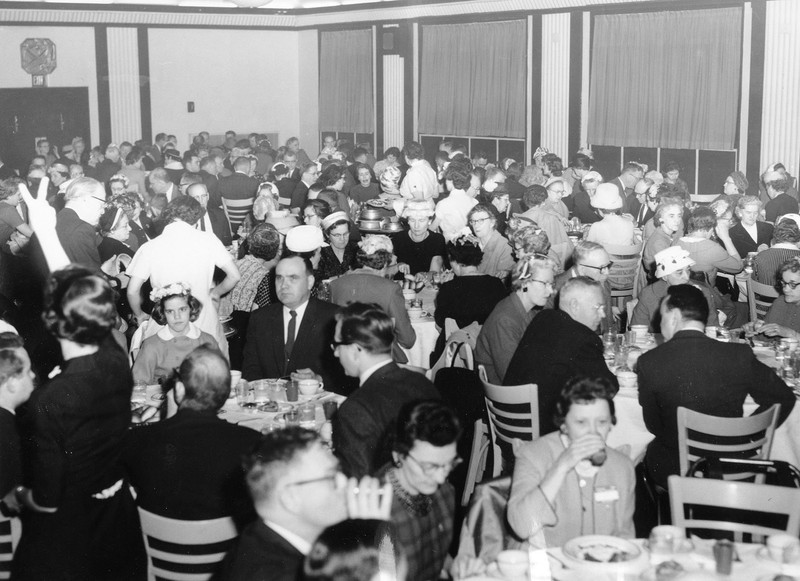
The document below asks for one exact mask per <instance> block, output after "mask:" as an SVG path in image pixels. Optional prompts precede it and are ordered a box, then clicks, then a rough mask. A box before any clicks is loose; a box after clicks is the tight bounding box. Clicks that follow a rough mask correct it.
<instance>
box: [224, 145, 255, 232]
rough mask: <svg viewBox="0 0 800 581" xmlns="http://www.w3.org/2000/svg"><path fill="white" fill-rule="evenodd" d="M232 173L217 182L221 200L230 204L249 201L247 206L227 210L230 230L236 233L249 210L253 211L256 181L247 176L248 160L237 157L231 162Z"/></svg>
mask: <svg viewBox="0 0 800 581" xmlns="http://www.w3.org/2000/svg"><path fill="white" fill-rule="evenodd" d="M233 169H234V172H233V174H232V175H229V176H228V177H226V178H220V180H219V195H220V197H222V199H223V200H231V201H232V202H240V201H249V202H250V204H249V205H246V204H245V205H244V206H239V205H237V206H236V207H235V208H232V209H231V208H229V209H228V217H229V219H230V222H231V230H232V231H234V232H236V231H237V230H238V229H239V226H240V225H241V223H242V221H243V220H244V219H245V217H246V216H247V214H249V213H250V210H252V209H253V200H254V199H255V197H256V192H257V191H258V180H257V179H255V178H251V177H250V176H249V175H247V172H249V171H250V158H248V157H239V158H237V159H236V160H235V161H234V162H233Z"/></svg>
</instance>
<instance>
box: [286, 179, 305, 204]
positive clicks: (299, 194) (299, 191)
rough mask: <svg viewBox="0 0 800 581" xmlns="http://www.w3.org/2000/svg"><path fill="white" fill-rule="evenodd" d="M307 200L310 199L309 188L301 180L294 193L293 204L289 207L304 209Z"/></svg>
mask: <svg viewBox="0 0 800 581" xmlns="http://www.w3.org/2000/svg"><path fill="white" fill-rule="evenodd" d="M307 199H308V186H307V185H306V183H305V182H304V181H303V180H300V181H299V182H297V185H296V186H295V187H294V191H292V203H291V204H290V205H289V207H290V208H302V207H303V204H305V203H306V200H307Z"/></svg>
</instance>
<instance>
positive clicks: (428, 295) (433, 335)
mask: <svg viewBox="0 0 800 581" xmlns="http://www.w3.org/2000/svg"><path fill="white" fill-rule="evenodd" d="M436 293H437V291H435V290H434V289H431V288H424V289H422V291H420V292H419V293H417V298H418V299H422V310H424V311H425V312H427V313H428V314H430V316H429V317H423V318H422V319H417V320H412V321H411V326H412V327H413V328H414V332H415V333H416V334H417V340H416V342H415V343H414V345H412V346H411V348H410V349H403V351H404V352H405V354H406V355H407V356H408V363H409V364H410V365H414V366H415V367H422V368H423V369H430V367H431V364H430V357H431V353H433V349H434V348H435V347H436V341H437V340H438V339H439V330H438V329H437V328H436V323H435V322H434V321H433V313H434V310H435V309H436Z"/></svg>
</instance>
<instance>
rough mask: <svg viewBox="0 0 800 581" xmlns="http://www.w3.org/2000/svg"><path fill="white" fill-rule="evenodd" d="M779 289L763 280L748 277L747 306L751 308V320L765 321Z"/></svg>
mask: <svg viewBox="0 0 800 581" xmlns="http://www.w3.org/2000/svg"><path fill="white" fill-rule="evenodd" d="M778 296H779V295H778V291H777V290H775V287H771V286H769V285H768V284H764V283H763V282H758V281H757V280H753V278H752V277H751V278H748V279H747V306H748V307H749V308H750V320H751V321H763V320H764V317H765V316H766V315H767V311H769V308H770V307H771V306H772V302H773V301H774V300H775V299H777V298H778Z"/></svg>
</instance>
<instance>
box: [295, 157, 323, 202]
mask: <svg viewBox="0 0 800 581" xmlns="http://www.w3.org/2000/svg"><path fill="white" fill-rule="evenodd" d="M317 176H319V168H318V167H317V164H316V163H314V162H313V161H310V162H307V163H304V164H302V165H301V166H300V181H299V182H297V185H296V186H295V187H294V191H293V192H292V201H291V203H290V204H289V207H290V208H292V209H294V208H297V209H298V210H299V209H300V208H302V207H303V204H305V203H306V200H307V199H308V188H310V187H311V186H313V185H314V184H315V183H316V181H317Z"/></svg>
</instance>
